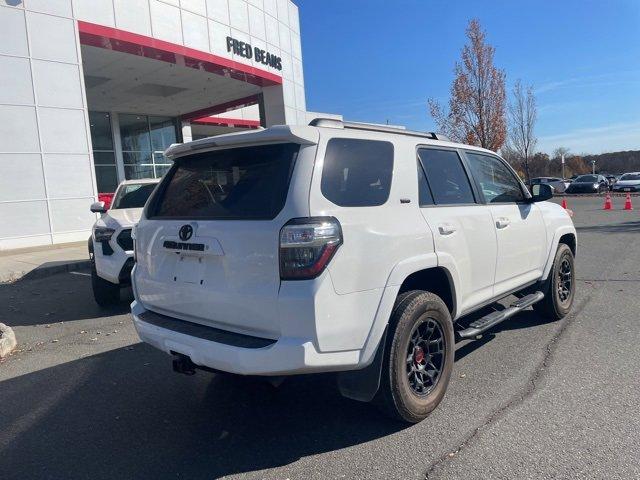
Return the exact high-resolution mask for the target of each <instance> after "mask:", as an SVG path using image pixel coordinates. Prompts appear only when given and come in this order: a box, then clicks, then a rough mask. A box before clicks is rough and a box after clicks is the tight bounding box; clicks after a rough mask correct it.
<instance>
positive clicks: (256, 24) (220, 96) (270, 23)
mask: <svg viewBox="0 0 640 480" xmlns="http://www.w3.org/2000/svg"><path fill="white" fill-rule="evenodd" d="M0 85H1V86H2V88H0V172H2V173H0V250H8V249H14V248H23V247H32V246H39V245H49V244H57V243H66V242H75V241H79V240H86V238H87V237H88V235H89V232H90V229H91V226H92V224H93V222H94V221H95V215H94V214H91V213H90V212H89V206H90V204H91V203H92V202H93V201H94V200H95V199H96V198H97V196H98V195H99V194H100V193H112V192H113V191H114V189H115V187H116V186H117V184H118V183H119V182H120V181H123V180H125V179H136V178H148V177H160V176H162V175H163V174H164V173H165V172H166V171H167V169H168V168H169V166H170V162H169V161H168V160H167V159H166V158H165V157H164V155H163V151H164V150H165V149H166V148H167V147H168V146H169V145H170V144H172V143H176V142H184V141H189V140H191V139H197V138H202V137H205V136H211V135H218V134H221V133H226V132H231V131H239V130H243V129H251V128H259V127H260V126H270V125H275V124H283V123H287V124H304V123H307V121H308V117H309V115H310V114H309V113H308V112H307V111H306V105H305V89H304V77H303V71H302V50H301V44H300V24H299V17H298V7H297V6H296V5H295V4H294V3H292V2H291V1H289V0H248V1H247V0H0Z"/></svg>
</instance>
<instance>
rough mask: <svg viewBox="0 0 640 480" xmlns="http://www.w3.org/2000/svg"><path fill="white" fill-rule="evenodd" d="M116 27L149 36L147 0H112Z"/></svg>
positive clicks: (149, 18)
mask: <svg viewBox="0 0 640 480" xmlns="http://www.w3.org/2000/svg"><path fill="white" fill-rule="evenodd" d="M113 6H114V8H115V10H116V27H118V28H120V29H122V30H127V31H128V32H134V33H139V34H141V35H146V36H151V15H150V13H149V0H114V1H113Z"/></svg>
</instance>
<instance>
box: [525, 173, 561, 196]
mask: <svg viewBox="0 0 640 480" xmlns="http://www.w3.org/2000/svg"><path fill="white" fill-rule="evenodd" d="M530 183H531V185H540V184H543V183H544V184H546V185H549V186H550V187H551V188H552V190H553V193H564V191H565V190H566V189H567V182H566V180H564V179H562V178H558V177H537V178H532V179H531V182H530Z"/></svg>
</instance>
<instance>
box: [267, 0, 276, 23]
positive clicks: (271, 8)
mask: <svg viewBox="0 0 640 480" xmlns="http://www.w3.org/2000/svg"><path fill="white" fill-rule="evenodd" d="M264 12H265V13H266V14H268V15H271V16H272V17H273V18H275V19H277V18H278V4H277V2H276V0H264Z"/></svg>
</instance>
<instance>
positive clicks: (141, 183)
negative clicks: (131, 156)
mask: <svg viewBox="0 0 640 480" xmlns="http://www.w3.org/2000/svg"><path fill="white" fill-rule="evenodd" d="M158 182H159V180H158V179H153V178H145V179H140V180H126V181H124V182H122V183H121V184H120V185H119V186H118V188H117V189H116V192H115V194H114V195H113V201H112V202H111V207H110V208H109V209H108V210H107V209H106V208H105V204H104V202H95V203H94V204H92V205H91V211H92V212H93V213H100V214H102V215H101V216H100V218H99V219H98V220H97V221H96V223H95V224H94V225H93V231H92V233H91V236H90V237H89V242H88V248H89V259H90V260H91V287H92V289H93V298H94V299H95V301H96V303H97V304H98V305H101V306H106V305H110V304H112V303H116V302H118V301H119V300H120V287H121V286H123V285H129V283H131V269H132V268H133V240H132V239H131V229H132V228H133V226H134V225H135V224H136V223H137V222H138V220H139V219H140V215H141V214H142V208H143V207H144V204H145V202H146V201H147V199H148V198H149V195H151V192H152V191H153V189H154V188H156V185H157V184H158Z"/></svg>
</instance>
